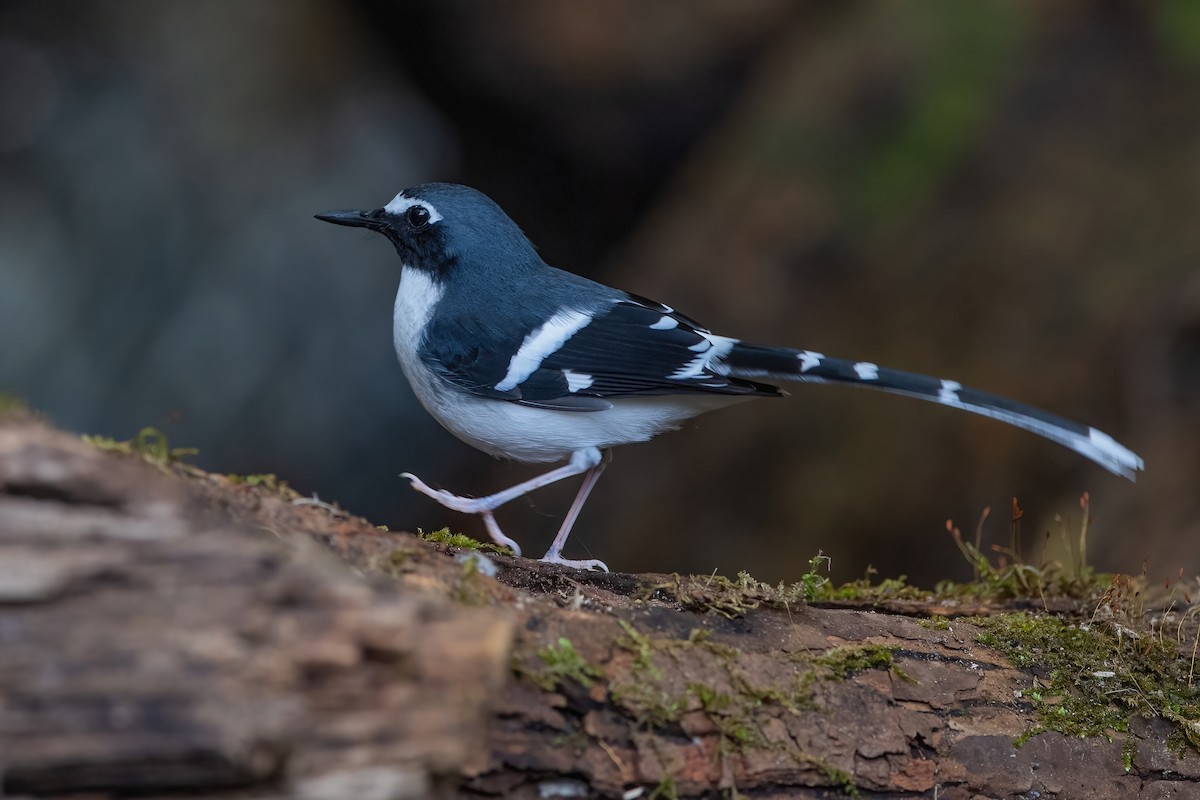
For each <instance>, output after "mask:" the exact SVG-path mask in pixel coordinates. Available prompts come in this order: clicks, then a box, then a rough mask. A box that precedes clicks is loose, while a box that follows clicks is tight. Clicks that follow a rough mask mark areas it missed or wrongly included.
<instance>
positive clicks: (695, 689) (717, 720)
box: [687, 683, 762, 751]
mask: <svg viewBox="0 0 1200 800" xmlns="http://www.w3.org/2000/svg"><path fill="white" fill-rule="evenodd" d="M687 690H688V694H691V695H692V696H694V697H695V698H696V699H697V700H698V701H699V702H700V707H701V708H702V709H704V713H705V714H707V715H708V718H709V719H710V720H711V721H712V723H713V725H715V726H716V728H717V730H718V731H720V733H721V737H722V738H723V739H724V740H725V742H726V743H727V744H728V745H731V746H732V747H733V748H734V749H735V750H738V751H740V750H744V749H745V748H747V747H750V746H758V745H761V744H762V734H761V733H759V731H758V728H757V727H756V726H755V725H754V721H753V718H752V717H751V716H750V713H749V709H748V708H747V707H746V706H745V704H744V703H743V702H739V701H738V700H735V698H734V697H733V696H732V695H729V694H726V693H724V692H721V691H718V690H716V689H714V688H712V687H711V686H706V685H704V684H702V683H689V684H688V687H687Z"/></svg>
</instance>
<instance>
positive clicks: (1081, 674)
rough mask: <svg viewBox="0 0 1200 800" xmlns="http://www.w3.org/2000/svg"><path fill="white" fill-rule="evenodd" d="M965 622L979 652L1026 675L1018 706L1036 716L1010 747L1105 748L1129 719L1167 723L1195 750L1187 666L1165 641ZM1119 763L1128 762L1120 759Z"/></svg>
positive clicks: (1195, 697) (1091, 628) (1037, 622)
mask: <svg viewBox="0 0 1200 800" xmlns="http://www.w3.org/2000/svg"><path fill="white" fill-rule="evenodd" d="M972 621H973V622H974V623H975V624H977V625H979V626H980V628H981V629H982V630H981V632H980V634H979V635H978V636H977V637H976V639H977V641H978V642H979V643H980V644H983V645H987V646H988V647H993V648H995V649H997V650H999V651H1001V652H1002V653H1004V654H1005V655H1006V656H1007V657H1008V658H1009V660H1010V661H1012V663H1013V664H1014V665H1015V666H1017V667H1020V668H1023V669H1027V670H1030V671H1031V672H1032V673H1033V675H1034V687H1033V688H1032V689H1030V690H1029V691H1027V692H1025V693H1024V697H1023V699H1024V700H1026V701H1027V702H1029V703H1030V704H1031V705H1032V706H1033V708H1034V709H1035V711H1036V712H1037V717H1038V723H1037V725H1036V726H1035V727H1033V728H1031V729H1030V730H1029V731H1026V732H1025V733H1024V734H1022V736H1021V737H1019V738H1018V740H1017V742H1016V744H1017V745H1018V746H1020V745H1021V744H1024V743H1025V742H1026V741H1028V740H1029V739H1030V738H1031V737H1033V736H1036V735H1037V734H1038V733H1041V732H1043V731H1057V732H1059V733H1062V734H1064V735H1066V736H1078V737H1092V736H1103V737H1105V738H1106V739H1110V740H1111V739H1112V737H1113V735H1114V734H1116V733H1126V732H1128V730H1129V717H1130V715H1131V714H1141V715H1142V716H1145V717H1161V718H1163V719H1166V720H1169V721H1171V722H1173V723H1175V725H1176V726H1177V727H1176V730H1177V732H1178V734H1179V735H1180V737H1182V739H1183V740H1184V741H1186V742H1188V744H1189V745H1190V746H1191V747H1192V748H1196V749H1200V735H1196V734H1197V732H1200V692H1197V690H1196V688H1195V687H1194V686H1192V685H1190V680H1189V659H1188V658H1186V657H1185V655H1184V654H1182V653H1180V652H1179V650H1178V648H1177V646H1176V643H1175V642H1174V641H1173V640H1171V639H1169V638H1166V637H1161V636H1156V635H1154V634H1153V633H1152V632H1143V633H1141V634H1139V633H1137V632H1135V631H1131V630H1129V629H1128V628H1124V627H1120V626H1117V625H1110V624H1107V623H1096V624H1091V625H1084V624H1074V623H1070V622H1067V621H1065V620H1062V619H1059V618H1057V617H1051V616H1037V615H1032V614H1003V615H999V616H995V617H987V618H982V619H975V620H972ZM1189 734H1192V736H1189ZM1193 737H1194V738H1193ZM1124 757H1125V759H1126V760H1130V759H1132V755H1131V754H1130V753H1129V752H1128V751H1126V753H1125V756H1124Z"/></svg>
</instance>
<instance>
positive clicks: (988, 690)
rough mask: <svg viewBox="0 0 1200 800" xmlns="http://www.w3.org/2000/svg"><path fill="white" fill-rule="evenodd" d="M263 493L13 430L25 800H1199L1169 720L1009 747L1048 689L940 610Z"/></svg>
mask: <svg viewBox="0 0 1200 800" xmlns="http://www.w3.org/2000/svg"><path fill="white" fill-rule="evenodd" d="M259 483H260V485H256V486H251V485H247V484H246V483H245V482H235V481H232V480H230V479H228V478H226V477H224V476H219V475H213V474H208V473H203V472H201V471H199V470H196V469H194V468H190V467H186V466H181V465H179V464H175V463H168V459H167V458H166V457H165V454H162V453H159V454H158V455H157V456H153V455H152V456H151V457H149V458H143V457H139V456H129V455H120V454H116V453H111V452H103V451H101V450H100V449H97V448H96V447H93V446H91V445H89V444H86V443H84V442H83V441H81V440H79V439H78V438H76V437H73V436H71V435H68V434H66V433H63V432H60V431H57V430H54V429H53V428H51V427H49V426H47V425H46V424H44V423H42V422H41V421H38V420H36V419H34V418H31V417H28V416H20V415H11V416H8V417H5V418H2V419H0V796H32V797H44V796H61V795H70V794H86V795H87V796H89V797H110V796H123V795H135V794H136V795H142V796H155V797H165V796H170V795H175V794H182V793H186V794H188V795H190V796H193V797H230V798H233V797H236V798H268V797H297V798H309V799H311V800H319V799H321V798H330V799H331V800H333V799H334V798H352V797H353V798H380V799H381V800H382V799H383V798H409V797H411V798H420V797H480V796H494V797H514V798H545V797H614V798H615V797H626V798H635V797H646V798H650V797H658V798H668V797H681V798H682V797H719V796H732V795H734V794H735V793H737V794H740V795H741V796H745V797H756V798H785V797H788V798H791V797H825V796H832V795H836V794H838V793H841V792H847V793H855V792H856V793H858V794H860V795H864V796H877V797H929V798H933V797H937V798H948V799H952V798H964V799H965V798H1015V797H1038V796H1041V797H1045V796H1055V797H1062V798H1069V797H1080V798H1084V797H1086V798H1100V799H1101V800H1103V798H1117V797H1121V798H1127V797H1150V798H1160V797H1161V798H1167V797H1174V798H1189V797H1192V798H1195V797H1200V759H1197V758H1196V757H1195V755H1194V754H1192V755H1191V756H1181V755H1175V754H1173V751H1172V749H1170V748H1168V747H1167V745H1166V738H1167V734H1168V732H1169V731H1170V725H1169V723H1165V722H1164V723H1160V722H1156V721H1141V720H1135V721H1134V724H1133V726H1132V728H1131V733H1130V734H1128V736H1131V737H1134V739H1133V741H1134V742H1135V743H1136V756H1134V757H1133V759H1132V763H1131V764H1130V769H1128V770H1126V768H1125V764H1124V763H1123V761H1124V754H1129V753H1132V752H1133V751H1132V749H1131V748H1127V747H1126V742H1125V736H1124V735H1121V734H1117V735H1114V736H1113V737H1111V740H1109V739H1107V738H1105V737H1093V738H1087V739H1079V738H1068V737H1065V736H1063V735H1060V734H1057V733H1045V734H1040V735H1036V736H1034V737H1032V738H1031V739H1030V740H1029V741H1028V742H1027V743H1026V744H1024V746H1022V747H1020V748H1016V747H1014V740H1015V739H1016V738H1017V737H1018V736H1020V735H1021V734H1022V733H1023V732H1025V731H1028V730H1030V729H1031V728H1032V727H1033V726H1035V725H1036V724H1037V720H1036V719H1035V711H1034V709H1033V708H1032V706H1031V705H1030V704H1029V703H1028V702H1026V701H1024V700H1023V693H1024V692H1027V691H1028V690H1029V689H1030V688H1031V686H1032V685H1033V679H1032V678H1031V675H1030V674H1028V673H1026V672H1023V671H1020V670H1017V669H1015V668H1014V667H1013V666H1012V665H1011V664H1010V663H1009V662H1008V661H1007V660H1006V659H1005V657H1004V656H1003V655H1002V654H1000V653H999V652H997V651H994V650H990V649H988V648H986V647H983V646H982V645H979V644H977V643H976V641H975V638H976V634H977V629H976V627H975V626H974V625H972V624H970V623H968V622H965V621H961V620H957V619H952V620H949V622H948V624H945V625H943V624H929V622H928V621H927V620H922V619H921V618H920V617H921V616H925V615H927V614H928V613H929V612H930V611H931V610H932V611H936V612H938V613H946V609H938V608H930V607H926V606H921V605H920V604H914V605H911V606H908V607H904V606H903V604H900V605H898V606H896V607H894V608H893V609H892V610H891V611H878V610H865V609H857V608H834V607H814V606H811V605H805V604H803V603H798V602H788V601H785V600H781V599H780V598H781V596H780V595H778V594H771V593H770V592H769V591H768V589H767V587H761V586H758V585H757V584H754V583H753V582H743V583H742V584H737V583H736V582H734V583H731V582H728V581H724V580H722V579H717V578H704V577H701V578H681V577H679V576H667V575H625V574H607V575H606V574H598V573H578V572H573V571H571V570H567V569H564V568H561V567H557V566H551V565H546V564H541V563H539V562H535V561H530V560H523V559H515V558H510V557H507V556H503V555H498V554H494V553H485V554H481V555H476V554H474V553H472V552H471V551H469V550H465V549H462V548H457V547H453V546H450V545H447V544H439V543H434V542H428V541H423V540H420V539H418V538H416V537H414V536H411V535H408V534H400V533H389V532H386V531H382V530H379V529H377V528H375V527H373V526H372V525H370V524H368V523H367V522H366V521H364V520H361V519H358V518H355V517H353V516H351V515H348V514H346V513H344V512H342V511H341V510H340V509H338V508H336V507H335V506H330V505H327V504H323V503H316V502H312V501H308V500H306V499H305V498H301V497H299V496H298V495H296V494H295V493H294V492H291V491H290V490H288V489H287V488H286V487H283V486H279V485H275V484H273V483H272V482H271V481H269V480H268V481H261V482H259ZM493 569H494V570H495V576H494V577H493V576H491V575H490V574H488V573H490V572H492V570H493ZM899 612H903V613H899ZM1176 752H1177V751H1176Z"/></svg>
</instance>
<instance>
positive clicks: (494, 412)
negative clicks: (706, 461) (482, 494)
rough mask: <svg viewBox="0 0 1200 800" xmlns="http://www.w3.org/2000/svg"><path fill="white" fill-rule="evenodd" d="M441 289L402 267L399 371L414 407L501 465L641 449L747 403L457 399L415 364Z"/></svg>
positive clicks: (396, 325) (730, 398)
mask: <svg viewBox="0 0 1200 800" xmlns="http://www.w3.org/2000/svg"><path fill="white" fill-rule="evenodd" d="M441 294H442V292H441V289H440V288H439V287H438V286H437V285H436V284H435V283H434V282H433V281H432V280H431V279H430V278H429V277H428V276H427V275H426V274H425V273H423V272H420V271H419V270H415V269H412V268H410V267H407V266H405V267H404V269H403V271H402V272H401V276H400V289H399V291H398V292H397V293H396V306H395V315H394V318H393V328H392V333H393V338H394V341H395V346H396V355H397V357H398V358H399V359H400V367H401V369H403V370H404V375H405V377H407V378H408V382H409V383H410V384H411V385H412V387H413V392H414V393H415V394H416V395H417V399H418V400H420V401H421V405H423V406H424V407H425V410H426V411H428V412H429V413H430V414H431V415H432V416H433V418H434V419H436V420H437V421H438V422H439V423H441V425H442V427H444V428H445V429H446V430H448V431H450V433H452V434H454V435H455V436H457V437H458V438H459V439H462V440H463V441H464V442H466V443H467V444H469V445H471V446H473V447H476V448H478V449H479V450H482V451H484V452H485V453H489V454H491V455H493V456H497V457H500V458H510V459H513V460H516V461H535V462H537V461H560V460H562V459H564V458H567V457H569V456H570V455H571V454H572V453H574V452H575V451H576V450H582V449H584V448H587V447H596V448H599V449H601V450H603V449H605V448H607V447H613V446H615V445H619V444H629V443H631V442H644V441H646V440H648V439H650V438H652V437H653V436H656V435H657V434H659V433H662V432H663V431H667V430H671V429H673V428H677V427H679V424H680V423H681V422H683V421H684V420H686V419H689V418H691V417H694V416H696V415H697V414H702V413H704V412H706V411H712V410H714V409H717V408H724V407H725V406H728V405H732V404H734V403H737V402H741V401H743V400H746V399H748V398H747V397H745V396H736V395H716V394H714V395H674V396H667V397H644V398H619V399H615V400H614V401H613V407H612V408H610V409H608V410H606V411H553V410H549V409H544V408H531V407H529V406H522V405H518V404H517V403H510V402H508V401H505V400H489V399H487V398H482V397H474V396H472V395H468V394H463V393H462V392H460V391H456V390H454V389H453V388H452V387H450V386H449V385H447V384H446V383H445V382H444V381H443V380H442V378H440V377H439V376H437V375H435V374H433V373H432V372H430V370H428V369H426V367H425V366H424V365H423V364H422V363H421V360H420V359H419V358H418V357H417V350H418V348H419V347H420V342H421V335H422V334H423V332H424V330H425V325H426V323H428V321H429V316H430V313H431V311H432V309H433V307H434V306H435V305H436V304H437V302H438V300H440V299H441Z"/></svg>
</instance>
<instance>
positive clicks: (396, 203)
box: [383, 192, 442, 225]
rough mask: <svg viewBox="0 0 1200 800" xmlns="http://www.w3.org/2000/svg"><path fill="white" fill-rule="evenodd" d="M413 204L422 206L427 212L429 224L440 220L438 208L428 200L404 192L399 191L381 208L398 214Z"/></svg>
mask: <svg viewBox="0 0 1200 800" xmlns="http://www.w3.org/2000/svg"><path fill="white" fill-rule="evenodd" d="M413 206H421V207H422V208H424V209H425V210H426V211H428V212H429V224H430V225H432V224H433V223H435V222H440V221H441V219H442V215H441V214H439V213H438V210H437V209H436V208H434V207H433V204H432V203H430V202H429V201H428V200H416V199H414V198H411V197H405V196H404V192H401V193H400V194H398V195H396V196H395V197H393V198H392V202H390V203H388V204H387V205H386V206H384V207H383V210H384V211H386V212H388V213H389V214H395V215H396V216H400V215H401V214H403V213H404V212H405V211H408V210H409V209H410V208H412V207H413Z"/></svg>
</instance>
